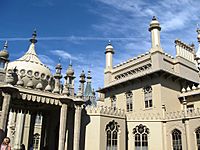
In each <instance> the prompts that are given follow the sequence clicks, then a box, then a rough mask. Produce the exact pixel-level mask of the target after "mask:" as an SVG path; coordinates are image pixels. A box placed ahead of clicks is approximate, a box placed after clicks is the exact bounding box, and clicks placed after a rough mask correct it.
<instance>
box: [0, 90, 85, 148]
mask: <svg viewBox="0 0 200 150" xmlns="http://www.w3.org/2000/svg"><path fill="white" fill-rule="evenodd" d="M10 101H11V94H9V93H4V94H3V104H2V112H1V119H0V128H1V129H3V130H4V131H6V125H7V136H8V137H10V138H11V145H12V147H13V149H14V150H20V148H21V144H22V143H23V144H24V145H25V146H26V147H27V148H28V147H29V146H30V141H29V140H30V138H29V136H33V135H29V134H30V128H31V126H35V122H34V125H32V122H31V117H33V116H32V114H30V113H29V111H24V110H22V109H16V110H15V111H14V110H11V109H10ZM74 107H75V114H74V134H73V135H74V137H73V150H79V145H80V131H81V129H80V128H81V112H82V103H75V104H74ZM67 113H68V104H66V103H63V104H62V106H61V109H60V124H59V140H58V150H67V141H68V134H67V133H68V131H67V115H68V114H67ZM25 126H26V127H27V128H25ZM24 130H26V131H24ZM41 130H42V123H41ZM24 134H25V135H24ZM23 137H26V138H23ZM24 139H25V140H24ZM32 140H33V139H32Z"/></svg>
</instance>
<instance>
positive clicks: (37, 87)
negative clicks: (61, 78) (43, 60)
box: [35, 82, 43, 90]
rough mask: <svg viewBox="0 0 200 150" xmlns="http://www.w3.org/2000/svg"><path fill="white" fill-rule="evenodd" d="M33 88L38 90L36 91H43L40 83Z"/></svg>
mask: <svg viewBox="0 0 200 150" xmlns="http://www.w3.org/2000/svg"><path fill="white" fill-rule="evenodd" d="M35 88H36V89H38V90H42V89H43V86H42V83H40V82H39V83H38V84H37V85H36V87H35Z"/></svg>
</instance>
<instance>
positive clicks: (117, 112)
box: [86, 106, 125, 118]
mask: <svg viewBox="0 0 200 150" xmlns="http://www.w3.org/2000/svg"><path fill="white" fill-rule="evenodd" d="M86 111H87V114H89V115H94V116H96V115H100V116H112V117H119V118H125V112H124V110H121V109H113V108H111V107H105V106H88V107H86Z"/></svg>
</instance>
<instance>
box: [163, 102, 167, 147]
mask: <svg viewBox="0 0 200 150" xmlns="http://www.w3.org/2000/svg"><path fill="white" fill-rule="evenodd" d="M165 112H166V107H165V105H162V119H163V121H162V128H163V149H164V150H167V130H166V114H165Z"/></svg>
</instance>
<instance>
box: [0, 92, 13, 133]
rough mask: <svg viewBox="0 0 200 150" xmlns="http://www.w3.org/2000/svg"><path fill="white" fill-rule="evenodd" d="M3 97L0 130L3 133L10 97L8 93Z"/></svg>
mask: <svg viewBox="0 0 200 150" xmlns="http://www.w3.org/2000/svg"><path fill="white" fill-rule="evenodd" d="M3 97H4V98H3V104H2V112H1V122H0V129H3V131H5V129H6V122H7V118H8V113H9V107H10V99H11V95H10V94H8V93H3Z"/></svg>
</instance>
